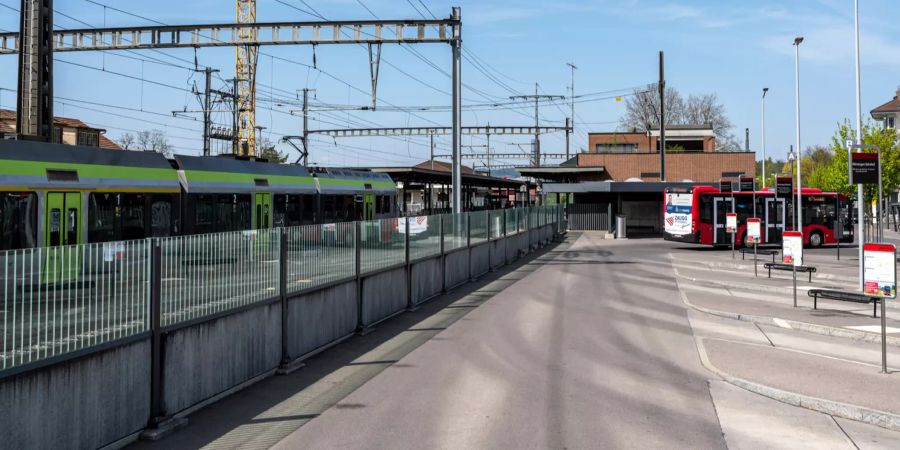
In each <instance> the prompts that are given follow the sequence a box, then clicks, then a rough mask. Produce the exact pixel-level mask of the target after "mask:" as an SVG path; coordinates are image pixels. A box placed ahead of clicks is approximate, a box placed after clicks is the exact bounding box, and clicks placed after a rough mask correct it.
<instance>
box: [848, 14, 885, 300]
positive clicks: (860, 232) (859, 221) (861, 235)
mask: <svg viewBox="0 0 900 450" xmlns="http://www.w3.org/2000/svg"><path fill="white" fill-rule="evenodd" d="M853 37H854V53H855V57H856V64H855V65H854V69H855V72H856V145H862V139H863V135H862V134H863V127H862V102H861V100H860V95H861V94H860V87H859V0H854V1H853ZM857 151H862V149H858V150H857ZM879 162H880V161H879ZM879 200H880V199H879ZM863 208H864V205H863V185H861V184H860V185H857V186H856V233H854V234H855V236H854V237H855V238H856V242H857V244H858V245H859V250H858V251H859V261H860V264H859V272H858V278H859V283H858V284H859V290H863V265H862V260H863V243H864V242H866V228H865V227H864V226H863V218H864V217H865V216H866V213H865V210H864V209H863Z"/></svg>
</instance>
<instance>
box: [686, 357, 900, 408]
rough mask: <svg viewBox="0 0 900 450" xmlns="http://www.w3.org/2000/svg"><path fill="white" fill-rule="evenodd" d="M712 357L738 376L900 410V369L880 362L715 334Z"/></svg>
mask: <svg viewBox="0 0 900 450" xmlns="http://www.w3.org/2000/svg"><path fill="white" fill-rule="evenodd" d="M704 345H705V347H706V350H707V354H708V355H709V359H710V362H711V363H712V364H713V365H714V366H715V367H717V368H718V369H719V370H722V371H724V372H726V373H728V374H730V375H732V376H734V377H737V378H742V379H745V380H748V381H752V382H755V383H759V384H763V385H766V386H770V387H773V388H776V389H781V390H784V391H788V392H795V393H799V394H802V395H806V396H810V397H816V398H822V399H827V400H832V401H836V402H841V403H847V404H851V405H858V406H863V407H866V408H871V409H875V410H879V411H885V412H889V413H893V414H898V413H900V402H897V399H898V398H900V382H898V378H897V377H898V374H897V373H896V372H895V373H892V374H882V373H880V367H879V366H873V365H868V364H862V363H856V362H849V361H844V360H838V359H835V358H829V357H823V356H814V355H810V354H806V353H799V352H795V351H789V350H784V349H779V348H774V347H769V346H760V345H752V344H743V343H737V342H729V341H723V340H716V339H710V340H706V341H704Z"/></svg>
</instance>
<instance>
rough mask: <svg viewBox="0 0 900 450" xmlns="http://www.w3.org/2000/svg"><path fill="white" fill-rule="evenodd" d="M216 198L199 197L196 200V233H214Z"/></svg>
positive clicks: (208, 196) (210, 196) (209, 196)
mask: <svg viewBox="0 0 900 450" xmlns="http://www.w3.org/2000/svg"><path fill="white" fill-rule="evenodd" d="M214 208H215V196H212V195H197V196H196V197H195V198H194V233H196V234H201V233H212V232H213V231H214V229H213V224H214V223H215V220H214V219H215V209H214Z"/></svg>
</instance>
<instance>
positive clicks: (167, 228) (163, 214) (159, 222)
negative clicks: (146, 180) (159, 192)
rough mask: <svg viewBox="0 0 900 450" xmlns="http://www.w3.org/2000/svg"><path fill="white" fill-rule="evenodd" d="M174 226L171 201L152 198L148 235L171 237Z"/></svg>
mask: <svg viewBox="0 0 900 450" xmlns="http://www.w3.org/2000/svg"><path fill="white" fill-rule="evenodd" d="M173 229H175V224H174V223H173V221H172V200H170V199H165V198H154V199H153V200H152V203H150V235H151V236H153V237H166V236H171V235H172V230H173Z"/></svg>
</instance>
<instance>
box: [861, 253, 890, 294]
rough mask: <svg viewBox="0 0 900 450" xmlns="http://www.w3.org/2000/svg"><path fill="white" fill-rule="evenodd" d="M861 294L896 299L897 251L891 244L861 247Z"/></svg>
mask: <svg viewBox="0 0 900 450" xmlns="http://www.w3.org/2000/svg"><path fill="white" fill-rule="evenodd" d="M863 292H864V293H866V294H868V295H877V296H879V297H885V298H896V297H897V249H896V248H895V247H894V245H893V244H864V245H863Z"/></svg>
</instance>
